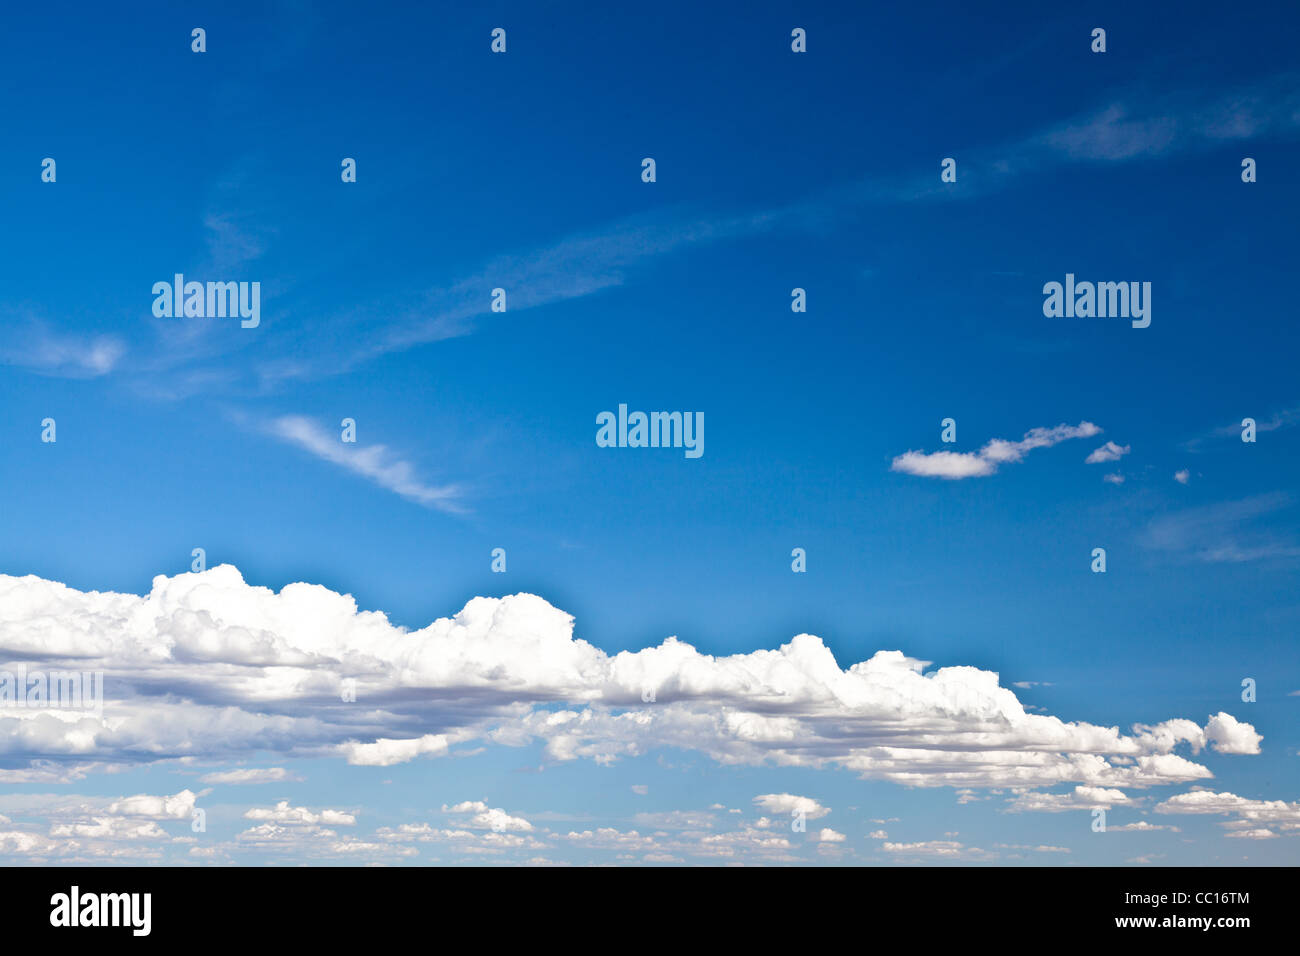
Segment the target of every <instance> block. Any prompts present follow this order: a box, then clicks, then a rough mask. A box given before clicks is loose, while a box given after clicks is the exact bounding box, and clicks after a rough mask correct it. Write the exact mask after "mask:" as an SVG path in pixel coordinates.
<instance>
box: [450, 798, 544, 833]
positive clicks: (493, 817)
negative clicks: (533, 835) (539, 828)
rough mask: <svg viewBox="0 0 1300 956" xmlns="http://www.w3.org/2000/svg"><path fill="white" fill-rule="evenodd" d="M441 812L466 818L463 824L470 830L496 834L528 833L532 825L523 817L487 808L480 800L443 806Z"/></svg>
mask: <svg viewBox="0 0 1300 956" xmlns="http://www.w3.org/2000/svg"><path fill="white" fill-rule="evenodd" d="M442 812H443V813H446V814H450V815H452V816H463V817H468V820H467V821H466V822H465V823H464V824H463V825H464V826H466V827H468V828H469V829H471V830H493V831H495V832H497V833H505V832H507V831H524V832H526V831H529V830H532V828H533V825H532V824H531V823H529V822H528V821H527V820H525V819H524V818H523V817H514V816H511V815H510V814H508V813H506V812H505V811H504V810H502V809H501V808H500V807H489V806H488V805H487V804H486V803H485V802H483V801H482V800H466V801H464V802H463V803H458V804H456V805H455V806H451V807H449V806H446V805H445V804H444V805H443V808H442Z"/></svg>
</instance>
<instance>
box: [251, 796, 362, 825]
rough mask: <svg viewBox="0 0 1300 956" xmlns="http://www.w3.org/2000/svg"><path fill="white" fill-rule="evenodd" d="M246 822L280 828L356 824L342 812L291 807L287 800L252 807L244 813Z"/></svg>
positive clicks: (352, 817) (353, 816)
mask: <svg viewBox="0 0 1300 956" xmlns="http://www.w3.org/2000/svg"><path fill="white" fill-rule="evenodd" d="M244 818H245V819H248V820H264V821H266V822H267V823H274V824H279V825H281V826H317V825H323V826H345V827H350V826H353V825H355V824H356V822H357V818H356V816H355V815H353V814H351V813H347V812H345V811H342V810H321V811H319V812H317V811H315V810H309V809H307V808H306V807H291V806H289V801H288V800H281V801H280V802H279V803H277V804H276V805H275V806H274V807H252V808H251V809H249V810H247V811H245V813H244Z"/></svg>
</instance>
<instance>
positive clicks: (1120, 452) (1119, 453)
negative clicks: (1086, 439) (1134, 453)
mask: <svg viewBox="0 0 1300 956" xmlns="http://www.w3.org/2000/svg"><path fill="white" fill-rule="evenodd" d="M1129 451H1130V446H1129V445H1123V446H1121V445H1117V444H1115V443H1114V442H1113V441H1108V442H1106V444H1104V445H1102V446H1101V447H1100V448H1098V449H1097V450H1096V451H1094V452H1093V453H1092V454H1090V455H1089V456H1088V457H1087V458H1085V459H1084V460H1083V461H1084V464H1086V465H1096V464H1099V463H1101V462H1106V461H1119V460H1120V459H1121V458H1123V457H1124V456H1125V455H1127V454H1128V453H1129Z"/></svg>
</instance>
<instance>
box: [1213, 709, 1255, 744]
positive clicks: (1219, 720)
mask: <svg viewBox="0 0 1300 956" xmlns="http://www.w3.org/2000/svg"><path fill="white" fill-rule="evenodd" d="M1205 739H1206V741H1207V742H1208V743H1209V745H1210V747H1211V749H1213V750H1217V751H1218V752H1219V753H1221V754H1257V753H1259V743H1260V741H1261V740H1263V739H1264V738H1263V736H1262V735H1261V734H1257V733H1256V732H1255V728H1254V727H1252V726H1251V725H1250V724H1243V723H1242V722H1240V721H1239V720H1237V718H1236V717H1233V716H1232V715H1231V714H1228V713H1224V712H1223V711H1219V713H1217V714H1215V715H1214V716H1213V717H1211V718H1210V720H1209V723H1207V724H1206V725H1205Z"/></svg>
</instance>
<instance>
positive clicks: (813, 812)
mask: <svg viewBox="0 0 1300 956" xmlns="http://www.w3.org/2000/svg"><path fill="white" fill-rule="evenodd" d="M754 805H755V806H757V807H761V808H762V809H764V810H766V811H767V812H768V813H774V814H780V815H781V816H787V817H788V816H791V815H792V814H794V813H796V812H802V813H803V815H804V817H805V818H807V819H809V820H817V819H819V818H821V817H824V816H826V814H828V813H830V812H831V810H830V807H823V806H822V805H821V804H820V803H818V802H817V801H816V800H814V799H813V798H812V797H798V796H795V795H794V794H793V793H765V794H762V795H761V796H757V797H755V798H754Z"/></svg>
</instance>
